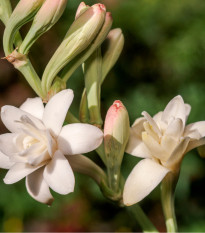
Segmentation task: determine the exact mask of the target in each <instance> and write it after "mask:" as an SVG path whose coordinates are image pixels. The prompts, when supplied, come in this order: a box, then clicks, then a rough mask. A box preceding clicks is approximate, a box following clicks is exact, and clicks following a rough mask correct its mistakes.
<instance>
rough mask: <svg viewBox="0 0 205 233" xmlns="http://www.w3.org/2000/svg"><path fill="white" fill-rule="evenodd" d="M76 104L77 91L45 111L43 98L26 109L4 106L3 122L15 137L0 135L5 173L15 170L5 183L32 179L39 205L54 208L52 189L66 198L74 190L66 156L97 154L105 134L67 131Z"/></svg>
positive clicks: (79, 127)
mask: <svg viewBox="0 0 205 233" xmlns="http://www.w3.org/2000/svg"><path fill="white" fill-rule="evenodd" d="M72 100H73V91H72V90H63V91H61V92H59V93H58V94H56V95H55V96H53V97H52V98H51V99H50V101H49V102H48V103H47V105H46V106H45V108H44V105H43V102H42V100H41V99H40V98H33V99H27V100H26V102H25V103H23V105H22V106H21V107H20V109H18V108H16V107H13V106H4V107H2V110H1V119H2V121H3V123H4V124H5V126H6V127H7V129H8V130H9V131H11V132H12V133H6V134H3V135H0V151H1V152H2V153H0V167H1V168H6V169H9V171H8V172H7V174H6V176H5V178H4V182H5V183H6V184H12V183H15V182H17V181H19V180H21V179H22V178H24V177H26V188H27V191H28V193H29V194H30V195H31V196H32V197H33V198H34V199H36V200H37V201H39V202H42V203H46V204H51V202H52V201H53V197H52V195H51V193H50V190H49V187H50V188H51V189H53V190H54V191H55V192H57V193H60V194H68V193H70V192H73V190H74V184H75V179H74V174H73V171H72V169H71V167H70V165H69V163H68V160H67V159H66V157H65V156H64V155H74V154H81V153H86V152H89V151H92V150H94V149H96V148H97V147H98V146H99V145H100V144H101V142H102V138H103V133H102V131H101V130H100V129H98V128H97V127H95V126H92V125H89V124H81V123H76V124H68V125H66V126H63V127H62V125H63V123H64V120H65V116H66V113H67V111H68V108H69V107H70V104H71V102H72Z"/></svg>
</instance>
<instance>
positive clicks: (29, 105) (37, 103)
mask: <svg viewBox="0 0 205 233" xmlns="http://www.w3.org/2000/svg"><path fill="white" fill-rule="evenodd" d="M20 109H21V110H23V111H25V112H28V113H30V114H31V115H32V116H34V117H36V118H38V119H40V120H42V118H43V112H44V106H43V102H42V100H41V98H39V97H36V98H28V99H27V100H26V101H25V102H24V103H23V104H22V105H21V106H20Z"/></svg>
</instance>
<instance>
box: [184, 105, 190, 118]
mask: <svg viewBox="0 0 205 233" xmlns="http://www.w3.org/2000/svg"><path fill="white" fill-rule="evenodd" d="M185 112H186V121H187V119H188V116H189V114H190V112H191V105H190V104H185Z"/></svg>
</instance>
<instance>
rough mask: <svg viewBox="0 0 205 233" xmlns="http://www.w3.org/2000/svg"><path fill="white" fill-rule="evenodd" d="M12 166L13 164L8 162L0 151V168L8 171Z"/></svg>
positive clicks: (7, 158)
mask: <svg viewBox="0 0 205 233" xmlns="http://www.w3.org/2000/svg"><path fill="white" fill-rule="evenodd" d="M13 165H14V163H13V162H11V161H10V160H9V157H8V156H7V155H5V154H3V153H2V152H1V151H0V168H3V169H9V168H11V167H12V166H13Z"/></svg>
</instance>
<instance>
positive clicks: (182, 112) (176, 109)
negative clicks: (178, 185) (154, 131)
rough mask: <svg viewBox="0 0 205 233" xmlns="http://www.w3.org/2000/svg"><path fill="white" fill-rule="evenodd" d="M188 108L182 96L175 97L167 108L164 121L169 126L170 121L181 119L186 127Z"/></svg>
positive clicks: (163, 117)
mask: <svg viewBox="0 0 205 233" xmlns="http://www.w3.org/2000/svg"><path fill="white" fill-rule="evenodd" d="M186 114H187V112H186V107H185V104H184V100H183V99H182V97H181V96H180V95H178V96H176V97H174V98H173V99H172V100H171V101H170V102H169V103H168V104H167V106H166V108H165V110H164V112H163V114H162V121H164V122H166V123H167V124H169V122H170V120H171V119H173V118H180V119H181V120H182V122H183V124H184V125H185V121H186Z"/></svg>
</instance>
